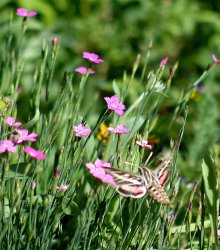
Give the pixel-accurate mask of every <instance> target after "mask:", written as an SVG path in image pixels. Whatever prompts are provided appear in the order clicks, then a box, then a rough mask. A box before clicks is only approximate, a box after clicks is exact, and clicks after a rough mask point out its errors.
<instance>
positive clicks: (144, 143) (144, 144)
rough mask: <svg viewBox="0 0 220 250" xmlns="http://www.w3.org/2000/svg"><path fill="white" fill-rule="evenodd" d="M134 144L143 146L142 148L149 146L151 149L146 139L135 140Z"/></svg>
mask: <svg viewBox="0 0 220 250" xmlns="http://www.w3.org/2000/svg"><path fill="white" fill-rule="evenodd" d="M136 144H138V145H139V146H141V147H143V148H149V149H152V146H151V145H150V144H149V143H148V141H146V140H142V141H136Z"/></svg>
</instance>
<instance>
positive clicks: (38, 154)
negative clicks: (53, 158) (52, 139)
mask: <svg viewBox="0 0 220 250" xmlns="http://www.w3.org/2000/svg"><path fill="white" fill-rule="evenodd" d="M23 151H24V152H25V153H27V154H28V155H29V156H30V157H31V158H34V159H40V160H45V159H46V156H45V154H44V153H43V152H41V151H37V150H36V149H35V148H32V147H26V148H24V149H23Z"/></svg>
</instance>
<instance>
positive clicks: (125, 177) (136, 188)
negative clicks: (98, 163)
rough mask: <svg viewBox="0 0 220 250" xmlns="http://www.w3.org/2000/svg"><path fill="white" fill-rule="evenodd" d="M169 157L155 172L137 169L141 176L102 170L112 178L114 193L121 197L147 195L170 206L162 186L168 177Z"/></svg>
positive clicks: (119, 171)
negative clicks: (114, 184)
mask: <svg viewBox="0 0 220 250" xmlns="http://www.w3.org/2000/svg"><path fill="white" fill-rule="evenodd" d="M172 158H173V157H172V154H171V156H170V157H169V158H168V159H167V160H165V161H162V162H161V163H160V164H159V165H158V167H157V168H156V169H155V170H150V169H148V168H147V167H139V169H140V172H141V174H135V173H131V172H129V171H124V170H119V169H115V168H104V170H105V172H106V174H109V175H111V176H112V178H113V179H114V181H115V183H116V186H115V188H116V191H117V192H118V193H120V194H121V195H123V196H127V197H132V198H141V197H143V196H144V195H145V194H147V193H148V194H149V195H150V196H151V197H153V199H155V200H157V201H158V202H160V203H162V204H165V205H170V204H171V202H170V200H169V197H168V195H167V193H166V192H165V190H164V188H163V186H164V184H165V183H166V181H167V179H168V176H169V167H170V165H171V163H172Z"/></svg>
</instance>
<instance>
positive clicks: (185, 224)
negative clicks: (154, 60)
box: [0, 20, 219, 250]
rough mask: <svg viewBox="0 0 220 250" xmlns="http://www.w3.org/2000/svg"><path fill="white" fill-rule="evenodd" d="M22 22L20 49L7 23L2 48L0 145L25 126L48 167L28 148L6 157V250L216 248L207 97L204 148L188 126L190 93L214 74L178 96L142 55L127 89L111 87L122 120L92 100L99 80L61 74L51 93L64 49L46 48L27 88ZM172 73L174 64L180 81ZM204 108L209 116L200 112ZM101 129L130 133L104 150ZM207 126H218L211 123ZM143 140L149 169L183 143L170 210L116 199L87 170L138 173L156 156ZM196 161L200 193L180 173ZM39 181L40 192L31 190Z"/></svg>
mask: <svg viewBox="0 0 220 250" xmlns="http://www.w3.org/2000/svg"><path fill="white" fill-rule="evenodd" d="M26 21H29V20H24V22H23V23H22V28H21V31H22V32H21V33H20V37H19V39H18V40H16V39H15V37H14V34H13V31H12V27H13V22H12V23H11V22H10V25H9V29H8V36H7V37H6V38H5V40H4V41H2V42H4V43H5V51H4V55H2V59H1V69H0V71H1V95H2V97H1V106H0V111H1V140H5V139H9V138H11V136H12V132H13V130H11V129H9V128H8V126H7V125H6V124H5V119H6V118H7V117H8V116H12V117H15V118H16V117H17V120H19V118H20V119H22V122H23V126H22V128H25V129H28V130H29V131H30V132H36V133H37V134H38V135H39V136H38V140H37V142H35V143H31V144H30V143H27V142H26V143H24V145H31V146H33V147H35V148H37V149H39V150H41V151H43V152H44V153H45V155H46V157H47V158H46V160H44V161H41V160H35V159H30V158H29V157H28V156H27V155H25V154H24V153H23V151H22V150H23V147H24V146H23V144H22V145H18V146H17V153H15V154H12V153H4V154H1V156H0V228H1V230H0V246H1V249H123V250H124V249H153V248H156V249H214V248H215V247H216V249H217V244H218V239H217V228H218V227H219V218H218V209H219V197H218V181H217V176H216V166H215V161H214V160H213V159H212V158H213V157H214V154H213V151H211V152H212V153H208V147H207V139H208V138H207V137H206V133H207V134H208V135H210V134H211V136H212V145H213V146H214V145H215V141H214V139H213V138H214V136H215V135H216V131H215V130H213V131H214V132H213V131H212V133H211V132H210V133H209V128H208V127H207V126H206V127H204V126H202V123H201V122H204V123H205V124H207V121H208V119H209V121H210V118H211V116H212V114H215V112H216V109H217V108H216V103H215V100H214V99H213V98H212V97H211V95H209V96H208V97H207V99H205V98H204V101H203V103H198V104H197V105H198V106H197V107H196V108H197V109H198V110H199V112H198V113H199V126H201V130H200V131H203V136H204V141H205V142H203V141H202V142H200V140H199V131H196V130H193V129H191V127H193V126H196V125H197V124H196V123H195V124H196V125H194V120H193V119H192V112H193V109H194V106H196V105H194V103H192V99H191V96H192V92H193V91H195V89H196V87H197V85H198V83H200V82H201V81H202V80H203V81H205V80H206V77H207V76H208V73H211V69H212V68H211V67H208V68H207V69H205V70H204V72H203V73H202V74H201V78H199V80H198V81H195V82H192V83H190V84H189V85H188V86H187V88H186V90H182V91H176V89H175V87H173V83H172V81H173V76H172V75H169V73H167V71H168V68H167V66H165V67H164V68H158V69H155V70H151V71H150V72H149V71H148V70H147V69H148V68H149V65H148V60H147V58H149V57H150V56H151V50H153V48H152V49H151V48H149V50H148V51H147V53H146V55H142V57H141V56H138V57H137V59H136V61H135V63H134V66H133V70H132V72H131V73H129V72H128V73H125V74H124V76H123V81H122V83H120V82H118V81H117V80H116V81H113V83H112V87H111V90H112V93H114V94H116V95H117V96H118V97H120V98H121V101H122V102H123V103H125V104H126V112H125V114H124V115H123V116H121V117H119V116H118V115H117V114H115V113H113V112H109V111H107V107H106V103H105V101H104V98H103V96H106V94H105V93H104V92H100V93H98V94H97V93H95V94H93V93H92V92H89V91H88V90H89V84H91V82H90V78H91V77H93V78H95V77H96V75H95V76H90V75H88V74H87V75H85V76H82V77H81V76H80V77H79V76H77V75H76V74H74V73H73V72H63V73H64V76H63V80H62V81H60V83H59V88H58V89H56V88H54V86H53V81H54V80H55V79H54V69H55V65H56V58H57V57H59V54H58V52H59V50H62V46H59V43H58V44H56V45H52V44H51V43H50V42H44V44H43V45H42V50H41V51H39V55H38V58H37V60H36V65H35V68H34V70H33V71H31V72H29V76H28V79H29V82H30V84H29V86H28V87H27V86H24V85H23V70H24V69H26V68H27V67H28V65H27V64H26V63H25V62H26V58H25V55H23V51H24V44H25V43H24V41H25V40H26V42H27V41H28V40H27V39H28V37H26V31H27V30H28V26H26V25H27V24H28V23H26ZM78 56H79V57H80V56H81V55H78ZM105 60H108V56H107V55H106V58H105ZM141 61H142V62H143V61H144V66H143V67H141V66H140V62H141ZM33 64H35V63H33ZM158 65H159V63H158ZM32 66H33V65H32ZM212 66H213V65H212ZM96 67H98V65H97V66H96ZM176 70H177V64H175V66H174V74H175V71H176ZM161 86H163V88H162V89H161V88H160V87H161ZM112 95H113V94H112ZM108 96H110V95H108ZM207 104H209V109H207V110H208V111H209V113H208V115H209V117H205V115H204V113H203V112H202V109H201V108H200V107H203V108H205V107H207V106H206V105H207ZM193 105H194V106H193ZM96 106H99V107H98V108H97V107H96ZM100 106H101V107H100ZM192 106H193V107H192ZM196 108H195V109H196ZM97 110H98V111H97ZM100 110H101V111H100ZM208 111H207V112H208ZM206 114H207V113H206ZM204 119H207V120H206V121H205V120H204ZM188 120H189V122H188ZM84 121H86V123H87V126H88V127H90V128H91V129H92V133H91V134H90V136H89V137H87V138H81V139H79V138H77V137H76V136H75V134H74V132H73V128H72V127H73V125H78V124H79V123H82V122H84ZM103 123H105V124H107V125H109V124H110V123H111V124H112V126H113V127H115V126H116V125H118V124H125V125H126V126H127V127H128V128H129V130H130V133H129V134H127V135H122V136H121V137H120V140H119V139H118V138H117V136H114V135H110V134H108V135H109V139H108V140H107V142H104V141H100V140H99V139H98V138H97V135H98V134H99V133H100V132H99V128H100V125H101V124H103ZM211 123H212V124H215V115H214V118H213V116H212V119H211ZM188 124H189V125H188ZM191 124H193V125H191ZM189 126H191V127H190V128H189ZM213 126H214V125H213ZM191 130H193V131H191ZM195 131H196V132H197V133H198V134H196V136H195V138H194V141H193V143H192V144H190V147H189V149H191V151H190V152H188V155H191V158H190V159H189V160H187V159H186V153H187V150H186V149H185V148H186V147H187V146H188V145H187V140H186V139H185V138H187V137H188V136H190V134H191V133H194V132H195ZM204 131H205V132H204ZM140 137H141V138H144V139H147V138H149V139H150V140H156V143H155V145H154V148H153V157H152V158H151V159H150V162H149V167H150V168H152V169H154V168H155V166H156V165H157V164H158V162H159V160H160V159H161V158H163V157H162V156H164V155H166V153H167V151H169V150H170V149H169V148H170V141H171V139H172V140H174V141H178V140H179V143H180V149H179V150H178V152H176V154H175V157H174V160H173V163H172V166H171V171H170V179H169V182H168V184H167V185H166V190H167V193H168V194H169V197H170V199H171V201H172V207H167V206H164V205H161V204H159V203H157V202H156V201H154V200H153V199H152V198H150V196H145V197H143V198H141V199H131V198H126V197H123V196H120V195H119V194H118V193H117V192H116V191H115V190H114V188H112V187H111V186H108V185H106V184H103V183H101V182H100V181H99V180H97V179H95V178H94V177H92V176H91V175H90V174H89V171H88V170H87V169H86V168H85V164H86V163H87V162H94V161H95V160H96V159H97V158H101V159H104V160H105V161H110V162H111V163H112V165H113V166H114V167H115V168H120V169H126V170H129V171H132V172H137V169H138V166H139V165H143V164H144V163H145V162H146V160H147V159H148V157H149V154H150V151H148V150H143V149H140V148H139V147H138V146H137V145H136V144H135V141H136V138H140ZM182 145H183V146H182ZM193 147H194V148H195V150H193ZM210 148H211V147H210ZM196 149H198V150H197V151H196ZM204 152H205V153H204ZM211 155H213V156H212V157H211ZM193 156H194V157H193ZM198 157H200V159H201V160H202V159H203V158H204V160H203V161H197V163H199V165H197V168H198V172H199V173H200V174H199V175H197V177H196V178H197V179H198V182H199V185H198V188H197V189H196V188H193V185H192V181H191V182H190V183H189V181H188V180H187V177H185V178H180V177H179V172H180V170H181V171H182V172H183V173H184V169H187V167H186V168H185V167H184V166H185V165H186V164H187V163H190V161H191V159H192V161H193V160H197V159H198ZM216 159H217V157H216ZM125 162H129V163H131V164H130V165H128V164H125ZM192 165H193V163H192ZM179 166H180V167H179ZM58 169H59V171H58ZM199 169H200V170H201V171H200V170H199ZM185 171H187V170H185ZM58 172H59V173H58ZM189 175H190V174H189ZM194 177H195V175H194ZM194 180H195V178H194ZM33 181H35V182H36V188H33V187H32V184H31V183H32V182H33ZM64 183H65V184H68V185H69V188H68V189H67V190H66V191H65V192H63V191H59V190H57V186H60V185H61V184H64ZM191 203H192V206H190V205H189V204H191ZM170 212H171V213H170Z"/></svg>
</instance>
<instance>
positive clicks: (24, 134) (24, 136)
mask: <svg viewBox="0 0 220 250" xmlns="http://www.w3.org/2000/svg"><path fill="white" fill-rule="evenodd" d="M16 133H17V134H18V135H19V137H18V139H17V140H16V143H18V144H20V143H22V142H23V141H36V137H37V136H38V134H36V133H31V134H28V130H27V129H16Z"/></svg>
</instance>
